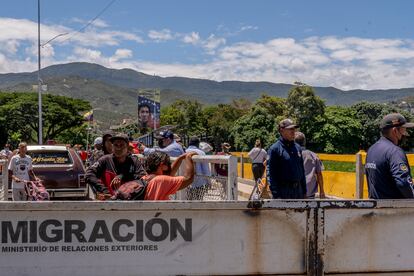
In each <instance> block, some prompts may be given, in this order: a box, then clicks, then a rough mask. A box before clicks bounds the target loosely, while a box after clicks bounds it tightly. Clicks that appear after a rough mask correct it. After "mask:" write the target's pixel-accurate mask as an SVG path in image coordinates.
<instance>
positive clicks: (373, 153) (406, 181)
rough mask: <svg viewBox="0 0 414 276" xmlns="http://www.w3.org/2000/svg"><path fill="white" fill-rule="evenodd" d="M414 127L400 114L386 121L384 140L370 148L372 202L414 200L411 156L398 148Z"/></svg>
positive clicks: (367, 165) (368, 169) (367, 168)
mask: <svg viewBox="0 0 414 276" xmlns="http://www.w3.org/2000/svg"><path fill="white" fill-rule="evenodd" d="M411 127H414V123H407V120H406V119H405V118H404V116H402V115H401V114H399V113H392V114H388V115H386V116H385V117H384V118H383V119H382V121H381V124H380V128H381V138H380V139H379V140H378V141H377V142H376V143H375V144H374V145H372V146H371V147H370V148H369V150H368V153H367V159H366V163H365V172H366V176H367V180H368V193H369V198H373V199H395V198H414V190H413V180H412V178H411V170H410V166H409V164H408V160H407V156H406V155H405V153H404V151H403V150H402V149H401V148H400V147H399V146H398V145H399V144H400V143H401V140H402V139H403V137H404V136H408V133H407V130H406V129H407V128H411Z"/></svg>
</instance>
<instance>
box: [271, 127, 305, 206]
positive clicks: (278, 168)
mask: <svg viewBox="0 0 414 276" xmlns="http://www.w3.org/2000/svg"><path fill="white" fill-rule="evenodd" d="M278 128H279V133H280V138H279V139H278V140H277V142H276V143H274V144H273V145H272V146H271V147H270V149H269V150H268V152H267V162H266V166H267V181H268V183H269V185H270V190H271V192H272V195H273V198H283V199H302V198H305V195H306V178H305V170H304V168H303V158H302V150H301V148H300V146H299V145H298V144H296V143H295V141H294V140H295V131H296V129H297V128H298V126H297V125H295V124H294V123H293V121H292V120H290V119H284V120H282V121H281V122H280V123H279V127H278Z"/></svg>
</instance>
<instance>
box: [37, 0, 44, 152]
mask: <svg viewBox="0 0 414 276" xmlns="http://www.w3.org/2000/svg"><path fill="white" fill-rule="evenodd" d="M37 64H38V67H37V94H38V105H39V140H38V143H39V145H42V144H43V127H42V79H41V78H40V68H41V66H40V0H37Z"/></svg>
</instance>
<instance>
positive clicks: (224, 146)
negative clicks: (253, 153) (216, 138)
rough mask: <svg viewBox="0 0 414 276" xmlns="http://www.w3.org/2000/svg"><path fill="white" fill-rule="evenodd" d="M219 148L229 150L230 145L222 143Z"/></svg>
mask: <svg viewBox="0 0 414 276" xmlns="http://www.w3.org/2000/svg"><path fill="white" fill-rule="evenodd" d="M221 147H222V148H224V149H229V148H231V146H230V144H229V143H223V144H222V145H221Z"/></svg>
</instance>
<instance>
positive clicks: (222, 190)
mask: <svg viewBox="0 0 414 276" xmlns="http://www.w3.org/2000/svg"><path fill="white" fill-rule="evenodd" d="M172 159H173V160H174V158H172ZM193 161H194V162H195V164H197V163H204V164H207V165H208V167H209V169H210V174H209V175H200V174H198V172H197V171H196V174H195V177H194V182H193V183H198V185H197V187H194V185H191V186H189V187H187V188H186V189H184V190H182V191H179V192H178V193H177V194H176V196H175V197H173V199H177V200H204V201H211V200H237V196H238V191H237V158H236V157H234V156H223V155H207V156H193ZM223 172H225V173H224V174H223ZM220 173H221V174H220ZM178 174H179V175H180V174H182V170H181V169H180V170H179V173H178ZM200 184H201V185H200Z"/></svg>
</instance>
